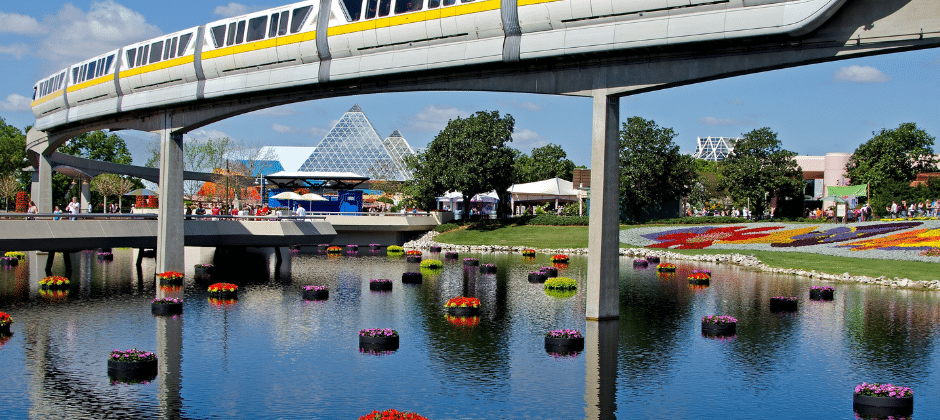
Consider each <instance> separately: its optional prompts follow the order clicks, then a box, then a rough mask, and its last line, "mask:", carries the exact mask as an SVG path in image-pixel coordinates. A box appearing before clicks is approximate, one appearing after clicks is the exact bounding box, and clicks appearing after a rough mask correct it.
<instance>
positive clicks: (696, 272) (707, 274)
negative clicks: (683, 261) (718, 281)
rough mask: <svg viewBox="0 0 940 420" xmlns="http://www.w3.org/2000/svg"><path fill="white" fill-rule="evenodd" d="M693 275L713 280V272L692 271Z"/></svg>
mask: <svg viewBox="0 0 940 420" xmlns="http://www.w3.org/2000/svg"><path fill="white" fill-rule="evenodd" d="M692 274H701V275H704V276H706V277H708V278H712V272H711V270H703V269H697V270H692Z"/></svg>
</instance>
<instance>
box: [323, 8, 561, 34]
mask: <svg viewBox="0 0 940 420" xmlns="http://www.w3.org/2000/svg"><path fill="white" fill-rule="evenodd" d="M535 1H542V2H544V1H560V0H535ZM499 5H500V0H486V1H479V2H473V3H466V4H461V5H459V6H453V7H440V8H436V9H430V10H425V11H423V12H417V13H406V14H402V15H396V16H389V17H384V18H379V19H369V20H366V21H362V22H356V23H350V24H346V25H342V26H334V27H332V28H329V30H328V31H327V36H334V35H345V34H350V33H354V32H362V31H368V30H370V29H375V28H391V27H394V26H401V25H408V24H411V23H419V22H427V21H429V20H435V19H440V18H445V17H454V16H463V15H469V14H473V13H480V12H488V11H491V10H498V9H499Z"/></svg>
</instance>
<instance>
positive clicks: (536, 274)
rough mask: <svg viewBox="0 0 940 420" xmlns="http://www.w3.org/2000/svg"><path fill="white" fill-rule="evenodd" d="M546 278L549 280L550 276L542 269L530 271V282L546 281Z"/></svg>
mask: <svg viewBox="0 0 940 420" xmlns="http://www.w3.org/2000/svg"><path fill="white" fill-rule="evenodd" d="M545 280H548V276H547V275H545V273H544V272H542V271H530V272H529V283H545Z"/></svg>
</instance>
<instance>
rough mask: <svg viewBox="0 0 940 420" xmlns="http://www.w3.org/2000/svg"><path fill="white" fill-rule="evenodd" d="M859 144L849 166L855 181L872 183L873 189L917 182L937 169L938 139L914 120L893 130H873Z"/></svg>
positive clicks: (855, 182) (848, 170)
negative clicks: (918, 176)
mask: <svg viewBox="0 0 940 420" xmlns="http://www.w3.org/2000/svg"><path fill="white" fill-rule="evenodd" d="M872 135H873V136H874V137H872V138H871V139H870V140H868V141H867V142H865V143H863V144H862V145H860V146H858V148H857V149H855V153H853V154H852V157H850V158H849V163H848V164H847V165H846V172H847V176H848V177H849V178H850V179H851V180H852V183H853V184H856V185H859V184H870V185H871V187H872V190H875V194H873V195H877V193H878V191H877V189H878V188H880V187H882V186H884V185H885V183H886V182H888V181H907V182H910V181H913V180H914V178H915V177H916V176H917V174H918V173H920V172H934V171H936V164H935V161H934V155H933V144H934V141H935V140H936V139H935V138H934V137H933V136H931V135H929V134H927V132H926V131H924V130H921V129H919V128H917V125H916V124H914V123H904V124H901V125H900V126H899V127H898V128H896V129H893V130H885V129H883V128H882V129H881V131H876V132H873V133H872Z"/></svg>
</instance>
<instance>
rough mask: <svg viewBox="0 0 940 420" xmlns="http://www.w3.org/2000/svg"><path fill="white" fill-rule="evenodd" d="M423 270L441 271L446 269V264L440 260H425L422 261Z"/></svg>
mask: <svg viewBox="0 0 940 420" xmlns="http://www.w3.org/2000/svg"><path fill="white" fill-rule="evenodd" d="M421 268H427V269H430V270H439V269H442V268H444V263H442V262H441V261H440V260H424V261H421Z"/></svg>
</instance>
